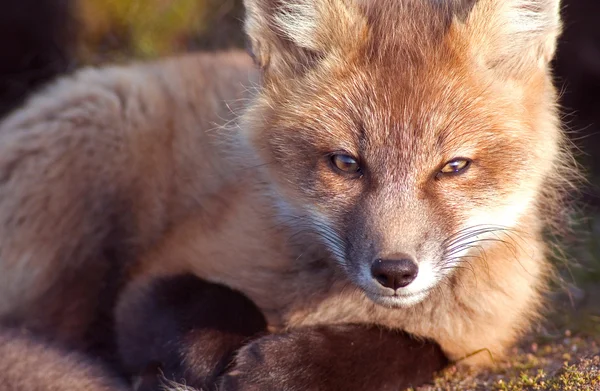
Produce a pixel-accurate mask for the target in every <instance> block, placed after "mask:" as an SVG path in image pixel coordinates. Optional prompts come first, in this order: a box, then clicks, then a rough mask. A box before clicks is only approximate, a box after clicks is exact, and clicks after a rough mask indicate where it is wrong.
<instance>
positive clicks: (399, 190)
mask: <svg viewBox="0 0 600 391" xmlns="http://www.w3.org/2000/svg"><path fill="white" fill-rule="evenodd" d="M247 3H248V4H247V7H248V9H249V15H250V16H249V19H248V22H247V30H248V32H249V35H250V38H251V39H252V40H253V46H254V47H255V48H258V49H255V50H257V51H258V53H255V55H256V56H257V60H258V62H259V65H261V66H262V68H263V72H264V74H263V76H264V88H263V90H262V92H261V94H260V96H259V97H258V98H257V101H256V103H255V105H254V106H253V107H252V108H251V109H250V111H249V113H248V115H247V118H246V119H247V120H248V121H249V122H248V124H247V128H248V129H249V131H248V133H249V134H248V136H249V138H250V141H251V143H252V145H253V146H254V147H255V149H256V151H258V153H259V154H260V155H261V157H262V158H263V159H264V161H265V162H266V163H267V167H268V169H269V172H270V175H271V178H272V179H273V181H274V183H275V185H276V188H277V191H278V192H279V193H280V194H281V196H282V198H283V199H284V200H285V203H287V204H289V206H290V208H291V210H293V211H294V212H289V213H292V214H293V215H294V216H293V218H291V219H289V220H288V221H291V223H290V224H291V225H292V226H293V227H294V228H296V229H297V230H302V231H304V230H309V231H310V232H313V233H316V234H317V236H318V237H319V238H320V239H321V240H322V243H323V244H324V245H325V246H326V247H327V248H328V249H329V250H330V252H331V254H332V255H333V258H334V259H335V260H336V261H337V263H338V264H339V265H340V267H341V268H342V269H343V270H344V272H345V273H346V275H347V277H348V279H349V280H350V281H352V282H353V283H354V284H356V285H357V286H358V287H360V288H361V289H362V290H363V291H364V292H365V293H366V295H367V296H369V297H370V298H371V299H372V300H373V301H375V302H376V303H379V304H382V305H385V306H389V307H407V306H411V305H414V304H416V303H419V302H420V301H422V300H424V299H425V298H426V297H427V296H428V294H429V293H430V292H432V291H433V290H434V289H436V287H438V286H439V284H442V283H444V282H447V283H452V282H453V280H454V279H457V278H459V277H460V276H461V273H460V272H461V271H462V270H464V269H468V268H469V265H470V264H471V263H473V262H488V261H489V260H487V259H485V249H486V248H487V247H489V246H498V245H501V246H516V245H519V243H518V242H519V238H522V237H523V235H537V234H539V232H538V231H539V227H537V226H536V225H535V224H534V225H530V226H529V229H530V232H526V231H527V228H524V224H525V222H527V223H528V224H531V221H532V219H533V220H536V215H537V213H538V212H539V208H540V205H541V204H542V203H543V200H544V199H545V195H544V186H545V184H547V183H548V182H547V181H548V178H549V177H552V176H553V175H555V173H556V171H557V169H556V166H557V165H560V160H561V143H562V139H561V134H560V132H559V130H558V129H559V128H558V126H557V121H556V112H555V108H554V99H555V98H554V90H553V87H552V83H551V82H550V80H549V76H548V73H549V72H548V66H547V64H548V61H549V60H550V59H551V58H552V54H553V50H554V49H553V48H554V46H553V42H554V40H555V39H556V36H557V34H558V31H559V21H558V2H557V1H548V0H546V1H533V0H530V1H524V0H508V1H502V0H481V1H479V2H475V4H474V3H473V2H465V3H464V4H461V3H460V2H450V1H449V2H447V3H448V4H446V5H445V6H442V5H440V2H433V1H431V2H428V1H421V2H412V1H397V2H390V1H383V0H381V1H372V2H361V1H358V0H356V1H342V0H339V1H334V0H303V1H296V2H293V3H292V2H291V1H290V2H286V1H271V2H269V1H266V2H260V1H257V2H253V1H248V2H247ZM534 5H535V6H537V8H533V6H534ZM512 23H517V24H519V25H518V26H512V25H511V24H512ZM265 26H270V27H265ZM528 26H529V28H531V29H533V30H532V31H531V32H527V31H525V32H523V31H520V30H519V28H521V29H527V28H528ZM540 26H542V27H543V30H542V32H540ZM531 230H533V231H531ZM502 262H518V260H517V259H506V260H502ZM462 275H464V273H463V274H462Z"/></svg>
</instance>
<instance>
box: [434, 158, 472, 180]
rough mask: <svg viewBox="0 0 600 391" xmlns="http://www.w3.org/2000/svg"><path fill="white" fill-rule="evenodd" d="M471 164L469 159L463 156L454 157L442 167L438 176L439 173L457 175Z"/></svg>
mask: <svg viewBox="0 0 600 391" xmlns="http://www.w3.org/2000/svg"><path fill="white" fill-rule="evenodd" d="M470 165H471V160H469V159H465V158H456V159H452V160H450V161H449V162H448V163H446V164H445V165H444V167H442V169H441V170H440V172H439V173H438V176H440V175H458V174H462V173H463V172H465V171H466V170H467V168H469V166H470Z"/></svg>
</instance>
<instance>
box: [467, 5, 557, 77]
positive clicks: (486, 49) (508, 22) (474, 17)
mask: <svg viewBox="0 0 600 391" xmlns="http://www.w3.org/2000/svg"><path fill="white" fill-rule="evenodd" d="M459 28H464V29H465V30H466V32H467V34H468V40H469V42H471V47H472V48H473V49H474V50H475V55H476V56H477V58H478V59H480V60H481V62H482V63H484V65H485V66H487V67H489V68H495V69H497V70H499V71H500V72H502V73H503V74H504V75H505V76H509V77H519V76H520V75H521V74H523V72H525V74H526V72H527V71H531V70H532V69H533V68H538V69H543V70H545V69H547V67H548V64H549V63H550V61H551V60H552V58H553V57H554V52H555V50H556V43H557V39H558V36H559V35H560V33H561V20H560V0H479V1H477V2H476V4H475V6H474V7H473V9H472V10H471V12H470V14H469V15H468V17H467V19H466V21H465V23H464V25H462V26H461V27H459Z"/></svg>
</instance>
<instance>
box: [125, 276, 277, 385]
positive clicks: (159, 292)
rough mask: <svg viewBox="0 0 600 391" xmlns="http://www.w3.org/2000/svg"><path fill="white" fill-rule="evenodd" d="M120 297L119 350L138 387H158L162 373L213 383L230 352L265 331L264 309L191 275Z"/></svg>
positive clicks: (191, 381) (181, 380)
mask: <svg viewBox="0 0 600 391" xmlns="http://www.w3.org/2000/svg"><path fill="white" fill-rule="evenodd" d="M124 300H125V302H124V305H121V306H120V307H119V313H118V314H117V333H118V340H119V350H120V352H121V357H122V360H123V364H124V366H125V368H126V369H127V370H128V372H129V373H130V374H131V375H132V376H134V377H136V378H137V379H138V380H137V385H138V388H137V389H138V390H140V391H141V390H158V389H161V388H160V386H161V384H162V383H163V380H164V379H162V376H164V377H165V378H166V379H168V380H172V381H176V382H179V383H184V384H186V385H188V386H191V387H196V388H200V389H213V387H214V382H215V381H216V379H217V377H218V376H219V375H221V374H222V373H223V372H224V371H225V370H226V368H227V367H228V365H229V364H230V362H231V361H232V359H233V354H234V352H235V351H236V350H237V349H239V348H240V347H241V346H242V345H243V344H244V343H245V342H247V341H248V340H249V339H250V338H252V337H253V336H255V335H256V334H258V333H262V332H265V331H266V321H265V319H264V317H263V315H262V313H261V312H260V311H259V310H258V308H257V307H256V306H255V305H254V303H252V302H251V301H250V300H249V299H247V298H246V297H245V296H243V295H242V294H241V293H238V292H236V291H233V290H231V289H229V288H226V287H224V286H220V285H216V284H210V283H207V282H204V281H202V280H200V279H198V278H197V277H194V276H191V275H184V276H178V277H172V278H165V279H161V280H156V281H154V282H152V283H151V284H150V285H149V286H146V287H144V288H142V289H140V290H135V291H132V293H131V294H130V295H128V297H125V298H124Z"/></svg>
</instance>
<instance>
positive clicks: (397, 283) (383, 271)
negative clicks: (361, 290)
mask: <svg viewBox="0 0 600 391" xmlns="http://www.w3.org/2000/svg"><path fill="white" fill-rule="evenodd" d="M418 273H419V266H418V265H417V264H416V262H415V261H414V260H413V259H412V258H411V257H410V256H409V255H406V254H396V255H394V256H391V257H390V258H386V259H382V258H378V259H376V260H375V261H374V262H373V264H372V265H371V275H372V276H373V278H374V279H375V280H376V281H377V282H378V283H379V284H380V285H381V286H383V287H384V288H389V289H393V290H394V291H396V290H398V289H400V288H405V287H407V286H408V285H410V283H411V282H413V281H414V280H415V278H417V274H418Z"/></svg>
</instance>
